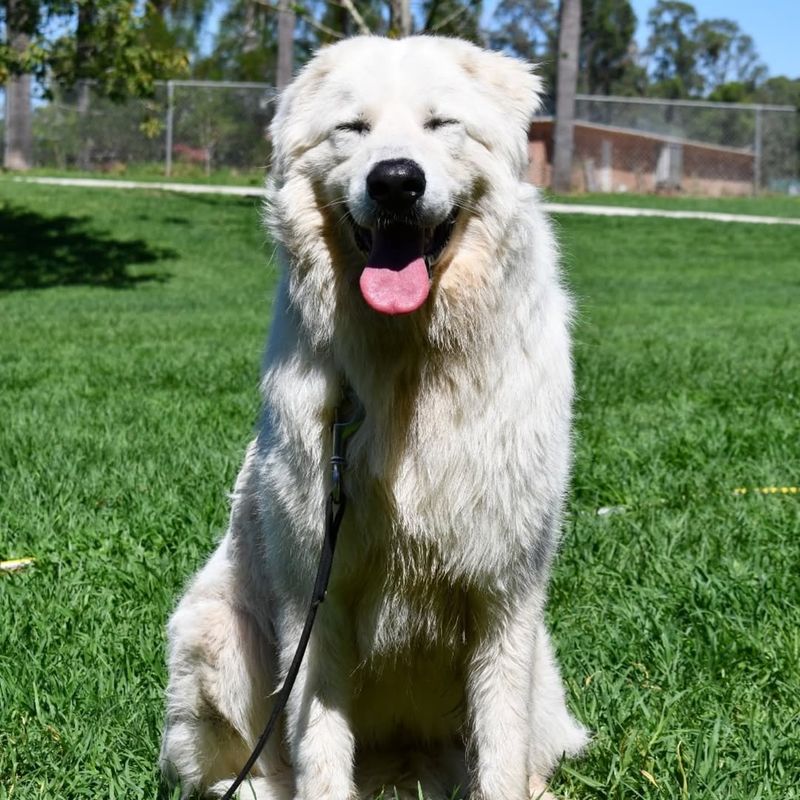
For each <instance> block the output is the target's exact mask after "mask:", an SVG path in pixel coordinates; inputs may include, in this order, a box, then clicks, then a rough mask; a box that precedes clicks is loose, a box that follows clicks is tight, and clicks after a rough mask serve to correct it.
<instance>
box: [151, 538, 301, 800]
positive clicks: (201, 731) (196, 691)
mask: <svg viewBox="0 0 800 800" xmlns="http://www.w3.org/2000/svg"><path fill="white" fill-rule="evenodd" d="M228 547H229V539H228V537H226V539H224V540H223V542H222V543H221V544H220V546H219V548H218V549H217V551H216V552H215V553H214V555H213V556H212V557H211V559H210V561H209V562H208V563H207V564H206V565H205V567H203V569H202V570H201V571H200V573H199V574H198V575H197V576H196V578H195V579H194V581H193V583H192V585H191V586H190V588H189V590H188V591H187V593H186V594H185V596H184V597H183V599H182V600H181V602H180V604H179V605H178V608H177V609H176V611H175V613H174V614H173V616H172V618H171V620H170V623H169V628H168V634H169V657H168V661H169V674H170V677H169V686H168V689H167V719H166V727H165V731H164V738H163V742H162V747H161V759H160V760H161V768H162V770H163V772H164V773H165V775H166V777H167V779H168V780H171V782H179V783H180V784H181V789H182V796H183V797H188V796H189V795H190V794H191V793H192V792H199V793H201V794H205V795H211V796H215V795H216V796H220V795H221V794H222V793H223V792H224V789H225V788H226V784H227V785H229V783H230V780H231V779H233V778H234V777H235V776H236V774H237V773H238V772H239V770H240V768H241V767H242V765H243V764H244V762H245V761H246V760H247V757H248V756H249V754H250V751H251V748H252V746H253V745H254V744H255V741H256V739H257V738H258V735H259V733H260V731H261V728H262V727H263V725H264V722H265V720H266V719H267V717H268V715H269V711H270V706H271V701H270V697H269V696H270V692H271V690H272V664H271V662H272V656H271V646H270V643H269V642H268V641H267V639H266V637H265V636H264V634H263V632H262V630H261V628H260V627H259V625H258V623H257V622H256V620H255V618H254V617H253V616H252V614H250V613H249V612H247V611H245V610H243V609H242V608H240V607H237V606H236V605H234V603H235V598H236V581H237V578H236V574H235V571H234V567H233V565H232V563H231V561H230V560H229V558H228ZM278 742H279V737H277V736H276V737H273V740H272V741H271V742H270V743H269V744H268V745H267V747H266V748H265V750H264V752H263V753H262V755H261V757H260V758H259V760H258V762H257V763H256V765H255V767H254V768H253V770H252V773H251V775H252V776H253V778H252V781H251V784H250V785H251V787H252V788H250V789H243V790H242V791H241V792H240V794H239V796H240V797H242V798H245V797H247V798H251V797H252V798H258V800H278V798H282V797H286V796H287V793H286V792H285V791H284V784H285V782H286V778H285V775H284V774H283V773H284V772H285V767H283V766H282V759H281V757H280V755H281V754H280V752H279V744H278ZM248 792H249V794H248Z"/></svg>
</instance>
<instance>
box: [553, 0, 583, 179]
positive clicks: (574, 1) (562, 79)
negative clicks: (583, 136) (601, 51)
mask: <svg viewBox="0 0 800 800" xmlns="http://www.w3.org/2000/svg"><path fill="white" fill-rule="evenodd" d="M580 38H581V0H561V15H560V21H559V31H558V76H557V79H556V130H555V148H554V149H555V156H554V158H553V189H555V191H557V192H568V191H570V189H571V188H572V150H573V141H574V128H575V90H576V88H577V85H578V48H579V46H580Z"/></svg>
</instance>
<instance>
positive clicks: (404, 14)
mask: <svg viewBox="0 0 800 800" xmlns="http://www.w3.org/2000/svg"><path fill="white" fill-rule="evenodd" d="M389 13H390V18H389V31H390V33H391V34H392V35H393V36H396V37H398V38H400V37H401V36H411V2H410V0H389Z"/></svg>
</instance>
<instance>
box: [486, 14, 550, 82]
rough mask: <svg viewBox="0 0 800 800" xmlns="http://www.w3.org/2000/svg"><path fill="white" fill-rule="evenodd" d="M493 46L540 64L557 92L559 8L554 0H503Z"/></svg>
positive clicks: (491, 37) (494, 24)
mask: <svg viewBox="0 0 800 800" xmlns="http://www.w3.org/2000/svg"><path fill="white" fill-rule="evenodd" d="M488 43H489V46H490V47H492V48H494V49H496V50H504V51H506V52H508V53H511V54H512V55H515V56H518V57H520V58H524V59H527V60H528V61H532V62H534V63H538V64H539V74H540V75H541V76H542V78H543V79H544V81H545V86H546V87H547V88H548V89H549V90H550V91H553V92H554V91H555V74H556V49H557V47H558V8H557V5H556V3H555V2H554V0H501V2H500V4H499V5H498V6H497V8H496V9H495V12H494V15H493V17H492V28H491V29H490V30H489V34H488Z"/></svg>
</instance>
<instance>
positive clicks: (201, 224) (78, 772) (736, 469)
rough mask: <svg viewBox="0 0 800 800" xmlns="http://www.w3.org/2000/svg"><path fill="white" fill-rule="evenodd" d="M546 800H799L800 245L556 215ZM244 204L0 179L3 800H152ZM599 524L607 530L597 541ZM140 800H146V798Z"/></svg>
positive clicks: (251, 301) (758, 230) (228, 389)
mask: <svg viewBox="0 0 800 800" xmlns="http://www.w3.org/2000/svg"><path fill="white" fill-rule="evenodd" d="M557 224H558V228H559V230H560V235H561V239H562V242H563V246H564V254H565V261H566V264H567V266H568V275H569V281H570V283H571V285H572V286H573V288H574V292H575V295H576V297H577V299H578V306H579V316H578V322H577V326H576V331H575V339H576V361H577V373H578V386H579V392H580V397H579V400H578V403H577V409H576V411H577V438H576V445H577V453H576V462H575V470H574V473H575V477H574V481H573V492H572V496H571V501H570V505H569V519H568V524H567V526H566V527H567V529H566V531H565V534H566V535H565V542H564V547H563V552H562V554H561V557H560V560H559V561H558V563H557V568H556V573H555V579H554V584H553V590H552V602H551V605H550V622H551V625H552V628H553V631H554V636H555V640H556V643H557V646H558V651H559V657H560V660H561V663H562V667H563V674H564V676H565V679H566V681H567V683H568V685H569V693H570V698H571V704H572V706H573V708H574V710H575V711H576V713H577V715H578V716H579V717H580V718H581V719H582V720H583V721H584V722H585V723H586V724H588V725H589V726H590V727H591V728H592V729H593V731H594V733H595V738H594V745H593V747H592V749H591V751H590V752H589V754H588V755H587V757H586V758H584V759H583V760H581V761H575V762H569V763H566V764H564V765H563V767H562V769H561V770H560V771H559V773H558V774H557V776H556V778H555V780H554V784H553V788H554V790H555V791H557V792H558V793H559V794H560V795H561V796H563V797H565V798H593V799H594V800H605V799H606V798H698V799H700V798H713V800H719V799H720V798H730V800H743V799H745V798H748V799H749V798H764V799H765V800H766V799H767V798H774V800H787V799H790V798H797V797H800V791H799V790H798V787H797V783H798V775H800V624H799V623H800V580H799V579H798V574H799V573H798V565H799V564H800V495H797V494H795V495H791V494H780V493H777V494H770V495H766V496H763V495H753V494H747V495H744V496H736V495H734V493H733V490H734V489H735V488H736V487H740V486H746V487H760V486H777V487H780V486H797V485H798V484H800V412H799V411H798V408H799V407H800V355H799V354H798V349H799V348H800V313H798V308H800V256H799V255H798V254H800V229H797V228H790V227H766V226H763V227H762V226H733V225H722V224H718V223H711V222H695V221H691V222H689V221H671V220H652V219H604V218H589V217H567V216H564V217H561V218H559V219H558V220H557ZM275 278H276V274H275V269H274V267H273V266H271V265H270V247H269V245H268V243H267V242H266V240H265V237H264V235H263V233H262V232H261V230H260V228H259V221H258V207H257V205H256V203H255V201H251V200H238V199H232V198H216V197H206V196H178V195H171V194H162V193H158V192H132V193H124V192H118V191H102V190H83V189H69V188H57V187H44V186H25V185H21V184H12V183H10V182H7V181H0V387H2V389H1V390H0V559H8V558H12V557H19V556H35V557H36V559H37V562H36V565H35V566H34V567H32V568H30V569H28V570H25V571H21V572H16V573H6V574H0V799H2V800H9V799H10V798H24V799H25V800H28V798H48V799H49V798H68V799H71V798H82V797H86V798H88V797H92V798H101V797H102V798H106V797H109V798H110V797H114V798H155V797H158V796H159V788H158V778H157V774H156V770H155V763H156V757H157V748H158V740H159V732H160V725H161V718H162V693H163V687H164V683H165V671H164V666H163V660H164V654H163V651H164V635H163V626H164V622H165V619H166V617H167V614H168V613H169V610H170V608H171V606H172V604H173V602H174V600H175V598H176V596H177V594H178V593H179V591H180V589H181V587H182V585H183V584H184V582H185V580H186V579H187V577H188V576H189V575H190V573H191V572H192V571H193V570H194V569H196V567H197V566H198V565H199V564H200V563H201V562H202V561H203V559H204V558H205V556H206V555H207V554H208V553H209V552H210V550H211V548H212V546H213V543H214V540H215V537H217V536H218V535H219V534H220V532H221V530H222V527H223V525H224V522H225V516H226V499H225V497H226V492H227V491H228V490H229V489H230V487H231V484H232V481H233V478H234V476H235V473H236V470H237V467H238V464H239V461H240V459H241V457H242V453H243V448H244V446H245V444H246V442H247V441H248V438H249V436H250V432H251V429H252V425H253V422H254V420H255V416H256V412H257V407H258V395H257V390H256V384H257V379H258V364H259V359H260V354H261V350H262V344H263V339H264V335H265V332H266V328H267V325H268V321H269V311H268V309H269V300H270V296H271V292H272V290H273V287H274V284H275ZM603 507H614V508H616V509H617V513H612V514H608V515H603V516H598V514H597V510H598V509H600V508H603ZM161 796H162V797H163V796H165V795H164V793H163V792H162V793H161Z"/></svg>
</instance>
